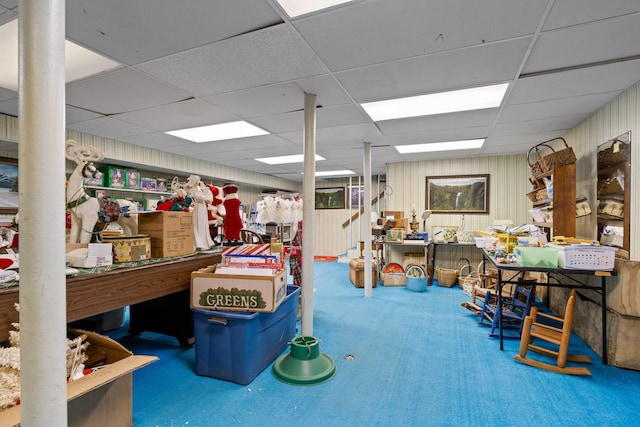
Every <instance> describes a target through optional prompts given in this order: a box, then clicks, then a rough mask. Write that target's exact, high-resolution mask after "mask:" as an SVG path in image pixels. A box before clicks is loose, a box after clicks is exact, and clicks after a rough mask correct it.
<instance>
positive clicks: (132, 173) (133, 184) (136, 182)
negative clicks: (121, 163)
mask: <svg viewBox="0 0 640 427" xmlns="http://www.w3.org/2000/svg"><path fill="white" fill-rule="evenodd" d="M127 188H132V189H138V188H140V173H139V172H138V169H133V168H129V169H127Z"/></svg>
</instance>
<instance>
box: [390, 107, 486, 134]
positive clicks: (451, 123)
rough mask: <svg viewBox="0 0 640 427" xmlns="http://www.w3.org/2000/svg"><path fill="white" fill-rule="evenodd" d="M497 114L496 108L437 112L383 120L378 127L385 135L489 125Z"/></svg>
mask: <svg viewBox="0 0 640 427" xmlns="http://www.w3.org/2000/svg"><path fill="white" fill-rule="evenodd" d="M497 116H498V109H497V108H487V109H483V110H475V111H462V112H459V113H450V114H437V115H433V116H420V117H411V118H407V119H397V120H384V121H381V122H378V127H379V128H380V130H381V131H382V132H384V134H385V135H396V134H404V133H417V132H427V133H428V132H433V131H437V130H443V129H460V128H470V127H472V128H476V127H482V126H491V125H492V124H493V123H494V121H495V120H496V117H497Z"/></svg>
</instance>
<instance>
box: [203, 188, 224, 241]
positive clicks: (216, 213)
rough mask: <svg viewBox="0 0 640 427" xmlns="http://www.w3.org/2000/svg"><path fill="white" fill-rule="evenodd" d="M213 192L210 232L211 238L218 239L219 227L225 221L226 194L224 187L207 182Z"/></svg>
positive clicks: (210, 207)
mask: <svg viewBox="0 0 640 427" xmlns="http://www.w3.org/2000/svg"><path fill="white" fill-rule="evenodd" d="M206 185H207V187H209V190H211V194H213V201H212V202H211V203H210V204H209V233H211V238H213V239H214V241H215V240H216V237H218V228H219V227H221V226H222V224H223V223H224V216H225V214H226V211H225V209H224V195H223V194H222V188H221V187H218V186H215V185H213V184H206Z"/></svg>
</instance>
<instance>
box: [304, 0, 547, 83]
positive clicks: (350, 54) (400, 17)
mask: <svg viewBox="0 0 640 427" xmlns="http://www.w3.org/2000/svg"><path fill="white" fill-rule="evenodd" d="M544 9H545V3H544V2H531V1H527V0H517V1H509V2H503V3H501V4H500V7H487V5H486V3H484V2H477V1H474V0H462V1H456V2H451V1H449V0H435V1H433V0H432V1H428V2H427V1H415V0H395V1H393V2H382V1H379V2H361V3H358V4H356V5H354V6H353V7H349V8H343V9H340V10H338V11H336V12H334V13H331V12H328V13H325V14H320V15H316V16H313V17H310V18H308V19H301V20H299V21H295V22H294V25H295V27H296V28H297V29H298V30H299V31H300V33H301V34H302V35H303V37H304V38H305V39H306V40H307V41H308V42H309V44H310V45H311V47H312V48H313V49H314V50H315V51H316V52H317V53H318V55H319V56H320V57H321V58H322V59H323V61H324V62H325V63H326V64H327V65H328V66H329V68H330V69H331V70H333V71H340V70H345V69H349V68H354V67H360V66H366V65H371V64H377V63H382V62H387V61H392V60H398V59H401V58H409V57H415V56H420V55H425V54H429V53H434V52H442V51H446V50H453V49H459V48H462V47H469V46H478V45H482V44H488V43H492V42H495V41H499V40H505V39H509V38H513V37H521V36H525V35H530V34H532V33H533V32H534V31H535V29H536V27H537V25H538V21H539V19H540V18H541V16H542V14H543V12H544Z"/></svg>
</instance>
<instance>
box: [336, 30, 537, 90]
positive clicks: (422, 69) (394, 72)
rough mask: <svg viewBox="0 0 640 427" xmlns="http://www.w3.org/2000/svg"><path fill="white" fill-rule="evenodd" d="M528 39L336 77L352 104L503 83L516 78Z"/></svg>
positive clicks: (445, 53)
mask: <svg viewBox="0 0 640 427" xmlns="http://www.w3.org/2000/svg"><path fill="white" fill-rule="evenodd" d="M528 44H529V39H527V38H523V39H518V40H514V41H509V42H503V43H496V44H491V45H486V46H481V47H476V48H472V49H463V50H458V51H452V52H444V53H440V54H434V55H427V56H422V57H419V58H412V59H408V60H404V61H394V62H390V63H386V64H381V65H373V66H370V67H364V68H359V69H354V70H349V71H345V72H340V73H336V77H337V78H338V79H339V80H340V82H341V83H342V84H343V85H344V88H345V89H346V90H347V92H349V93H350V94H351V95H352V96H353V98H354V100H355V101H356V102H366V101H379V100H383V99H389V98H396V97H401V96H410V95H421V94H426V93H432V92H439V91H444V90H452V89H462V88H468V87H474V86H481V85H486V84H495V83H503V82H507V81H510V80H513V78H514V77H515V75H516V72H517V71H518V68H519V66H520V62H521V61H522V59H523V58H524V55H525V52H526V50H527V46H528Z"/></svg>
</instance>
